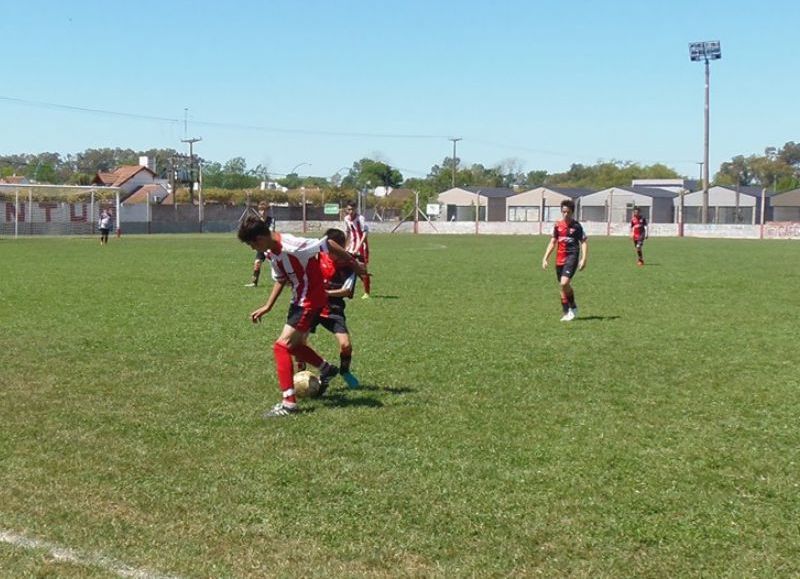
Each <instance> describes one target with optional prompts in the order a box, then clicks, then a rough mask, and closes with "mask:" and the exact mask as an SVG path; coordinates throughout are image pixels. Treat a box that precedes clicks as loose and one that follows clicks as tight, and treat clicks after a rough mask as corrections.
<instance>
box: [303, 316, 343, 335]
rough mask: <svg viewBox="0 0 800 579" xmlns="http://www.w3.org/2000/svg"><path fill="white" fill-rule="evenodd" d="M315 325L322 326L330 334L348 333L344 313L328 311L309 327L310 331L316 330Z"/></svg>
mask: <svg viewBox="0 0 800 579" xmlns="http://www.w3.org/2000/svg"><path fill="white" fill-rule="evenodd" d="M317 326H322V327H323V328H325V329H326V330H328V331H329V332H330V333H331V334H349V333H350V332H348V331H347V320H346V319H345V317H344V313H341V314H339V313H333V312H332V313H330V314H328V315H327V316H319V317H318V318H317V323H316V324H314V326H313V327H312V328H311V332H312V333H313V332H316V331H317Z"/></svg>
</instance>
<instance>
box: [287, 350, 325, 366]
mask: <svg viewBox="0 0 800 579" xmlns="http://www.w3.org/2000/svg"><path fill="white" fill-rule="evenodd" d="M289 353H290V354H292V355H293V356H294V357H295V358H297V359H298V360H300V361H301V362H305V363H306V364H311V365H312V366H314V368H319V367H320V366H322V358H321V357H320V355H319V354H317V353H316V352H315V351H314V350H312V349H311V348H309V347H308V346H306V345H305V344H300V345H299V346H295V347H294V348H292V349H291V350H289Z"/></svg>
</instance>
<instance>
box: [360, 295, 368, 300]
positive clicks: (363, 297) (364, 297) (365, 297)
mask: <svg viewBox="0 0 800 579" xmlns="http://www.w3.org/2000/svg"><path fill="white" fill-rule="evenodd" d="M361 299H362V300H368V299H369V294H364V295H363V296H361Z"/></svg>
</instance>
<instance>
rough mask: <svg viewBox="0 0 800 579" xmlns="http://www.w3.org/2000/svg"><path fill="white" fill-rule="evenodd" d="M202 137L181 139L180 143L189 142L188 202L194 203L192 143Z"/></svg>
mask: <svg viewBox="0 0 800 579" xmlns="http://www.w3.org/2000/svg"><path fill="white" fill-rule="evenodd" d="M202 140H203V139H202V137H192V138H191V139H181V143H189V179H190V180H191V183H189V203H192V204H194V144H195V143H197V142H199V141H202Z"/></svg>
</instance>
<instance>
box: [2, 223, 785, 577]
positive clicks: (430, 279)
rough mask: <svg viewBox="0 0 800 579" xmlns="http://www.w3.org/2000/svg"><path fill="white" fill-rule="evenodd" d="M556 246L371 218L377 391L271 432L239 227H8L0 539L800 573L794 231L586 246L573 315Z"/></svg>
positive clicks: (326, 404)
mask: <svg viewBox="0 0 800 579" xmlns="http://www.w3.org/2000/svg"><path fill="white" fill-rule="evenodd" d="M546 242H547V240H546V239H545V238H543V237H491V236H482V237H475V236H410V235H395V236H389V235H386V236H378V235H376V236H374V237H373V239H372V247H371V251H372V260H373V264H372V271H373V272H374V281H373V283H374V288H373V294H374V297H373V299H372V300H369V301H362V300H359V299H356V300H353V301H352V302H350V304H349V306H348V314H349V322H350V327H351V331H352V332H353V339H354V345H355V357H354V367H353V369H354V372H355V373H356V374H357V375H358V376H359V378H360V379H361V380H362V383H364V385H365V386H364V388H363V389H362V390H359V391H347V390H345V388H344V385H343V383H342V382H341V380H338V381H337V382H335V383H334V386H333V387H332V390H331V391H329V395H328V396H327V397H326V398H325V399H323V400H316V401H311V402H304V405H303V406H304V408H305V410H306V411H305V412H304V413H303V414H302V415H301V416H299V417H296V418H291V419H286V420H279V421H274V422H264V421H263V420H261V419H260V415H261V412H262V411H263V410H264V409H266V408H268V407H269V406H270V405H272V404H273V403H274V402H276V401H277V400H278V399H279V394H278V389H277V386H276V379H275V376H274V367H273V363H272V356H271V345H272V342H273V340H274V339H275V337H276V336H277V335H278V333H279V331H280V328H281V327H282V325H283V323H284V320H285V310H286V303H287V302H286V300H287V298H286V296H283V297H282V299H281V301H280V304H279V306H278V307H276V309H275V310H274V311H273V312H272V313H270V314H269V315H268V316H267V317H266V318H265V319H264V321H263V322H262V323H261V324H259V325H253V324H252V323H250V322H249V319H248V314H249V313H250V311H252V310H253V309H255V308H256V307H258V306H260V305H261V304H262V303H263V302H264V301H265V300H266V296H267V292H268V287H264V288H259V289H257V290H252V289H248V288H243V287H242V285H243V284H244V283H246V282H247V281H248V280H249V275H250V266H251V263H252V252H251V251H249V250H248V249H246V248H245V247H244V246H242V245H241V244H239V243H238V242H237V241H236V240H235V239H234V238H233V237H232V236H224V237H223V236H213V235H204V236H163V237H162V236H153V237H144V236H142V237H133V236H129V237H124V238H123V239H122V240H116V239H112V241H111V243H110V244H109V245H108V246H107V247H100V245H99V244H98V243H97V241H96V240H95V239H76V238H49V239H24V240H16V241H14V240H9V239H5V240H0V532H3V531H7V532H13V533H17V534H19V535H24V536H26V537H31V538H37V539H39V540H42V541H47V542H49V543H54V544H59V545H63V546H65V547H69V548H72V549H75V550H77V551H80V552H82V553H95V554H98V553H99V554H102V555H103V556H106V557H110V558H113V559H115V560H117V561H122V562H124V563H125V564H127V565H130V566H132V567H135V568H147V569H151V570H154V571H158V572H161V573H165V574H175V575H180V576H188V577H263V576H276V575H277V576H441V577H453V576H476V575H477V576H535V575H541V576H546V577H552V576H563V575H570V576H583V577H604V576H605V577H620V576H636V577H669V576H673V577H677V576H681V577H686V576H695V577H708V576H716V577H720V576H724V577H776V576H783V577H794V576H797V575H798V574H800V525H799V524H798V521H800V431H799V430H798V423H799V422H798V420H799V419H798V417H799V416H800V379H799V378H798V376H800V370H798V360H800V356H798V336H800V330H798V325H797V320H798V319H799V318H800V305H799V304H800V302H798V299H797V288H798V286H800V267H798V265H800V260H798V250H799V249H800V248H799V247H798V245H797V243H796V242H794V243H793V242H777V241H763V242H760V241H742V240H735V241H734V240H730V241H729V240H700V239H660V238H659V239H651V240H650V241H649V242H648V244H647V245H646V246H645V257H646V259H647V262H648V265H647V266H646V267H644V268H637V267H636V265H635V257H634V254H633V249H632V247H631V244H630V241H629V240H627V239H619V238H593V239H591V240H590V246H591V247H590V255H589V263H588V267H587V269H586V270H585V271H584V272H582V273H580V274H578V276H577V277H576V279H575V284H574V285H575V290H576V295H577V299H578V303H579V306H580V309H581V318H579V319H578V320H576V321H575V322H573V323H571V324H563V323H560V322H559V321H558V319H559V317H560V315H561V314H560V304H559V300H558V289H557V284H556V280H555V275H554V274H553V272H552V269H551V270H549V271H547V272H543V271H542V270H541V268H540V266H539V264H540V262H541V256H542V253H543V251H544V247H545V245H546ZM266 286H269V283H267V284H266ZM312 342H313V344H314V345H315V347H317V348H318V349H319V350H320V351H321V352H322V353H323V354H325V355H327V356H328V357H329V358H331V359H334V360H335V359H336V350H335V344H334V341H333V338H332V337H331V336H329V335H328V334H327V333H323V334H320V335H318V336H316V337H314V338H313V340H312ZM0 576H3V577H6V576H7V577H22V576H40V577H106V576H111V574H110V573H109V571H108V570H104V569H101V568H98V567H93V566H91V565H85V566H82V565H80V564H72V563H70V564H68V563H59V562H58V561H53V560H52V559H51V558H50V557H49V556H48V555H47V553H45V552H42V551H37V550H25V549H21V548H18V547H14V546H12V545H8V544H2V543H0Z"/></svg>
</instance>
